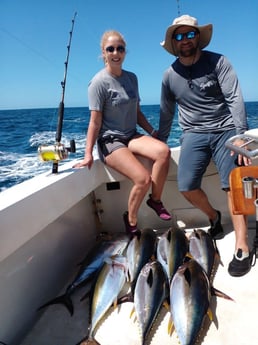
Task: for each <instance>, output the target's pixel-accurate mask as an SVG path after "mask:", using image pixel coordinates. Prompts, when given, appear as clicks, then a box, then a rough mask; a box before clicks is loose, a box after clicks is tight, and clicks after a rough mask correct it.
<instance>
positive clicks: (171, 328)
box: [168, 317, 175, 336]
mask: <svg viewBox="0 0 258 345" xmlns="http://www.w3.org/2000/svg"><path fill="white" fill-rule="evenodd" d="M174 329H175V326H174V323H173V321H172V319H171V317H170V318H169V320H168V334H169V335H170V336H171V335H172V333H173V331H174Z"/></svg>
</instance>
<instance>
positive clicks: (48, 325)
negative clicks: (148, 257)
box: [21, 221, 258, 345]
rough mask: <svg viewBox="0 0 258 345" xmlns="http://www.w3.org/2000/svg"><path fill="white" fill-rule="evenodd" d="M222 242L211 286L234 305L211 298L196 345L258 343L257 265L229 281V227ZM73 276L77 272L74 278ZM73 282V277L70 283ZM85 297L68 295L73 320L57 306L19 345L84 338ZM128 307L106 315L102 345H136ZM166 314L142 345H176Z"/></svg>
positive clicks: (58, 344) (67, 344)
mask: <svg viewBox="0 0 258 345" xmlns="http://www.w3.org/2000/svg"><path fill="white" fill-rule="evenodd" d="M254 223H255V222H254V221H253V222H252V223H251V224H249V241H250V247H252V244H253V238H254V236H255V224H254ZM224 230H225V232H226V236H225V238H224V239H223V240H220V241H217V246H218V249H219V252H220V259H221V263H220V264H219V266H218V269H217V272H216V275H215V277H214V281H213V286H214V287H216V288H217V289H219V290H221V291H223V292H225V293H226V294H228V295H229V296H230V297H232V298H233V299H234V302H232V301H229V300H225V299H222V298H218V297H212V300H211V309H212V312H213V321H212V322H210V321H208V318H207V320H205V323H204V328H203V331H202V332H201V334H200V341H199V342H198V344H203V345H246V344H254V343H257V342H258V336H257V323H256V316H257V307H258V305H257V301H258V279H257V277H258V265H255V266H254V267H252V269H251V271H250V272H249V273H248V274H246V275H245V276H243V277H238V278H235V277H231V276H230V275H229V274H228V272H227V268H228V263H229V262H230V261H231V259H232V255H233V250H234V240H235V235H234V232H233V231H232V225H231V224H228V225H224ZM75 273H76V272H75ZM72 278H73V277H72ZM85 291H87V287H84V288H81V289H79V290H78V291H76V293H75V294H73V296H72V299H73V302H74V306H75V308H74V315H73V316H72V317H71V316H70V315H69V313H68V311H67V310H66V308H64V307H63V306H61V305H53V306H51V307H48V308H47V309H45V311H44V312H43V313H42V314H41V316H40V318H39V320H38V322H37V323H36V324H35V325H34V327H33V329H32V330H31V332H30V333H29V334H28V335H27V337H26V338H25V339H24V341H23V342H22V343H21V345H75V344H77V343H78V342H79V341H80V340H81V339H82V338H83V337H84V336H85V335H86V334H87V326H88V299H87V298H86V299H85V300H83V301H80V299H81V297H82V296H83V295H84V294H85ZM132 307H133V304H132V303H129V302H127V303H124V304H123V305H121V306H119V307H118V308H116V309H115V310H113V309H110V312H109V313H108V314H107V315H106V317H105V319H104V320H103V322H102V324H101V325H100V326H99V328H98V331H97V333H96V340H97V341H98V342H99V343H100V344H101V345H141V344H140V340H139V339H140V337H139V330H138V326H137V322H136V320H135V316H134V314H133V316H132V317H130V314H131V311H132ZM169 318H170V313H169V312H168V311H167V310H166V309H165V308H164V307H162V310H161V311H160V313H159V315H158V318H157V319H156V322H155V324H154V326H153V329H152V331H151V333H150V335H149V337H148V339H147V341H146V343H145V345H160V344H163V345H167V344H170V345H174V344H175V345H178V338H177V336H176V333H175V331H174V332H173V333H172V334H171V335H169V334H168V332H167V329H168V322H169Z"/></svg>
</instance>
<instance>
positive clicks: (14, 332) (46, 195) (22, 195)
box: [0, 148, 258, 345]
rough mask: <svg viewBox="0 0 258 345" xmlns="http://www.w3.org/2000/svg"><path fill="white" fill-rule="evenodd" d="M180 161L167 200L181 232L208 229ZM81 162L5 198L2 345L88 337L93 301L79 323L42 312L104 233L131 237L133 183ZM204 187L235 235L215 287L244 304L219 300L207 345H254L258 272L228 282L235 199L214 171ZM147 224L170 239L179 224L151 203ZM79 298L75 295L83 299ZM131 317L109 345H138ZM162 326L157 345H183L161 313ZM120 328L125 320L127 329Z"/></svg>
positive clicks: (1, 208)
mask: <svg viewBox="0 0 258 345" xmlns="http://www.w3.org/2000/svg"><path fill="white" fill-rule="evenodd" d="M179 153H180V149H179V148H175V149H171V165H170V171H169V174H168V178H167V181H166V186H165V189H164V195H163V198H162V199H163V202H164V203H165V205H166V206H167V208H168V209H169V210H170V211H171V212H172V213H173V219H174V221H175V220H176V221H177V222H178V225H179V226H182V227H183V228H186V229H193V228H198V227H204V228H205V227H208V225H209V223H208V221H207V219H206V217H205V216H204V215H202V214H201V212H200V211H199V210H197V209H195V208H193V207H192V206H191V205H190V204H189V203H188V202H187V201H186V200H185V199H184V198H183V197H182V196H181V194H180V193H179V192H178V190H177V182H176V174H177V162H178V157H179ZM145 163H146V166H148V164H149V163H148V162H147V161H146V162H145ZM73 164H74V162H69V163H66V164H64V165H63V166H60V167H59V171H60V172H59V173H58V174H57V175H53V174H52V173H46V174H42V175H40V176H38V177H35V178H33V179H31V180H29V181H25V182H24V183H22V184H20V185H17V186H15V187H12V188H10V189H7V190H6V191H4V192H2V193H1V194H0V224H1V228H0V238H1V242H0V342H1V341H2V342H4V343H6V344H8V345H17V344H22V345H31V344H33V345H35V344H36V345H41V344H42V345H45V344H55V345H58V344H60V345H61V344H62V345H65V344H67V345H68V344H69V345H71V344H76V342H78V341H79V340H80V339H81V338H82V336H83V335H85V334H86V333H87V332H86V331H87V325H88V320H87V315H88V314H87V307H88V305H87V303H88V302H87V300H85V301H83V302H79V301H78V303H77V304H76V307H75V315H74V316H73V317H72V318H71V317H70V316H69V314H68V313H67V310H65V308H63V307H62V306H60V305H56V306H51V307H49V308H47V309H46V310H45V311H44V313H43V314H42V312H38V311H37V308H38V307H39V306H40V305H41V304H42V303H45V302H46V301H47V300H49V299H51V298H53V297H55V296H57V295H59V294H60V293H61V292H62V291H64V289H65V287H66V286H67V285H68V283H69V282H71V280H72V279H73V277H74V274H75V273H76V272H77V269H78V267H77V264H78V263H79V262H80V260H81V259H82V258H83V257H84V256H85V255H86V253H87V252H88V251H89V249H90V248H91V247H92V246H93V244H94V243H95V240H96V236H97V235H98V234H99V233H100V232H101V231H107V232H123V231H124V224H123V220H122V214H123V212H124V211H125V210H126V209H127V199H128V193H129V191H130V188H131V183H130V182H129V181H128V180H127V179H126V178H124V177H123V176H121V175H120V174H118V173H116V172H114V171H113V170H112V169H107V167H105V166H104V165H103V164H102V163H101V162H100V161H99V160H96V161H95V163H94V165H93V167H92V169H91V170H88V169H87V168H83V169H79V170H74V169H72V168H71V167H72V165H73ZM203 188H204V189H205V191H206V192H207V194H208V196H209V199H210V201H211V203H212V204H213V205H214V207H215V208H218V209H220V210H221V212H222V217H223V224H224V227H225V230H226V232H227V236H226V237H225V238H224V239H223V240H221V241H218V246H219V249H220V252H221V260H222V262H223V264H224V266H220V267H219V269H218V272H217V274H216V276H215V281H214V285H215V287H217V288H218V289H220V290H223V291H224V292H226V293H227V294H229V295H230V296H231V297H232V298H234V299H235V301H236V303H232V302H229V301H224V300H222V299H214V300H213V304H214V306H213V309H214V312H215V314H214V315H215V322H214V323H212V324H211V325H210V326H209V328H208V329H207V335H206V336H205V338H204V340H203V344H207V345H210V344H213V345H220V344H221V345H222V344H223V345H225V344H227V345H231V344H232V345H246V344H251V343H253V340H254V339H255V338H257V336H256V332H255V321H254V320H255V316H256V308H255V303H256V301H257V300H258V299H257V297H258V289H257V267H256V266H255V267H254V268H253V269H252V270H251V272H250V273H248V274H247V275H246V276H244V277H242V278H232V277H231V276H229V274H228V273H227V265H228V263H229V261H230V260H231V259H232V255H233V251H234V233H233V231H232V225H231V223H230V217H229V214H228V209H227V200H226V195H225V193H224V192H223V191H221V189H220V184H219V178H218V175H217V173H216V169H215V167H214V165H213V164H210V166H209V168H208V170H207V172H206V174H205V177H204V179H203ZM109 189H110V190H109ZM249 222H250V224H251V227H252V229H251V230H250V245H252V238H253V236H254V235H255V229H254V217H252V216H251V217H249ZM138 224H139V226H140V228H145V227H151V228H154V229H158V230H160V231H162V229H163V230H165V229H167V228H168V227H169V226H171V225H172V222H164V221H161V220H159V219H158V217H157V216H156V215H155V213H154V212H153V211H152V210H151V209H150V208H149V207H147V206H146V204H145V202H144V203H143V204H142V206H141V209H140V214H139V220H138ZM255 275H256V277H255ZM80 297H81V294H78V296H76V294H75V297H74V298H75V300H76V298H77V299H79V298H80ZM77 308H78V309H77ZM130 309H131V305H130V303H126V304H125V305H123V306H122V307H120V308H119V309H118V310H115V311H113V312H112V313H111V314H109V315H108V317H107V319H106V321H105V322H104V323H103V325H102V326H101V327H100V329H99V330H98V332H97V336H96V339H97V340H98V341H99V342H100V343H101V345H108V344H110V345H111V344H112V345H114V344H116V345H119V344H123V345H127V344H128V345H138V344H139V335H138V330H137V323H136V322H135V321H134V319H132V318H131V319H130V318H129V314H130V312H129V310H130ZM128 313H129V314H128ZM159 318H160V319H159V320H157V323H156V324H157V326H156V328H155V327H154V330H156V332H155V333H154V334H153V336H152V337H151V339H149V342H148V344H152V345H154V344H159V345H160V344H161V343H162V344H164V345H165V344H177V339H176V336H175V334H174V333H173V334H172V335H168V334H167V332H166V330H167V321H168V318H169V313H168V312H167V311H166V310H162V313H161V314H160V316H159ZM115 320H116V321H117V322H119V320H120V323H119V326H118V325H117V323H116V322H115ZM121 320H122V322H121ZM243 325H245V326H243ZM112 328H113V329H114V331H112V330H111V329H112ZM107 334H108V336H107ZM249 338H250V340H249Z"/></svg>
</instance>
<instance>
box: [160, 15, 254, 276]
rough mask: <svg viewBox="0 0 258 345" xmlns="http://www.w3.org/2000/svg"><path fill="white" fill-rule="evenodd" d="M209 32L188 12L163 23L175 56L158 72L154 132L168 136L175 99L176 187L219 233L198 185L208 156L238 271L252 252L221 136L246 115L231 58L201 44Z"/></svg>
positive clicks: (237, 129)
mask: <svg viewBox="0 0 258 345" xmlns="http://www.w3.org/2000/svg"><path fill="white" fill-rule="evenodd" d="M211 36H212V25H211V24H208V25H204V26H199V25H198V22H197V20H196V18H193V17H191V16H189V15H183V16H181V17H179V18H176V19H175V20H174V21H173V24H172V25H171V26H169V27H168V29H167V31H166V36H165V41H163V42H162V43H161V45H162V46H163V47H164V48H165V49H166V50H167V51H168V52H169V53H170V54H172V55H175V56H177V59H176V60H175V62H174V63H173V64H172V65H171V66H170V67H169V68H168V69H167V70H166V71H165V73H164V76H163V81H162V89H161V104H160V108H161V110H160V123H159V134H158V137H159V139H160V140H162V141H167V138H168V136H169V132H170V129H171V124H172V120H173V117H174V113H175V107H176V103H177V105H178V119H179V124H180V127H181V128H182V131H183V133H182V137H181V154H180V159H179V166H178V188H179V190H180V192H181V193H182V194H183V195H184V197H185V198H186V199H187V200H188V201H189V202H190V203H191V204H192V205H194V206H195V207H197V208H199V209H200V210H201V211H202V212H204V213H205V214H206V215H207V217H208V218H209V220H210V224H211V227H210V229H209V233H210V234H211V236H212V238H214V239H221V238H223V237H224V232H223V228H222V225H221V214H220V212H219V211H218V210H215V209H214V208H213V207H212V205H211V204H210V202H209V200H208V198H207V195H206V194H205V192H204V191H203V190H202V189H201V180H202V176H203V174H204V172H205V170H206V168H207V166H208V164H209V162H210V160H211V159H213V161H214V163H215V165H216V167H217V169H218V172H219V176H220V180H221V187H222V189H223V190H225V192H226V193H227V197H228V203H229V210H230V214H231V218H232V223H233V226H234V229H235V234H236V244H235V253H234V255H233V260H232V261H231V262H230V264H229V267H228V271H229V274H231V275H232V276H242V275H244V274H246V273H247V272H248V271H249V270H250V268H251V254H250V253H249V248H248V244H247V226H246V219H245V217H244V216H242V215H233V214H232V207H231V200H230V190H229V174H230V171H231V170H232V169H233V168H234V167H236V163H235V157H234V156H233V154H232V153H231V154H230V151H229V150H228V149H227V148H226V147H225V142H226V141H227V139H229V138H231V137H232V136H234V135H236V134H241V133H243V132H245V131H246V130H247V119H246V112H245V106H244V101H243V97H242V93H241V90H240V87H239V83H238V79H237V76H236V74H235V72H234V71H233V68H232V66H231V64H230V63H229V61H228V60H227V59H226V58H225V56H223V55H221V54H217V53H214V52H209V51H204V50H203V48H205V47H206V46H207V45H208V44H209V42H210V39H211ZM240 144H241V142H240V141H239V142H238V143H235V145H240ZM238 164H245V165H248V164H250V160H249V159H247V158H245V157H242V156H240V155H239V156H238Z"/></svg>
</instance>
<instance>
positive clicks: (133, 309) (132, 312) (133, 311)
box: [130, 307, 135, 319]
mask: <svg viewBox="0 0 258 345" xmlns="http://www.w3.org/2000/svg"><path fill="white" fill-rule="evenodd" d="M134 313H135V307H133V308H132V310H131V313H130V319H131V317H132V316H133V314H134Z"/></svg>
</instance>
